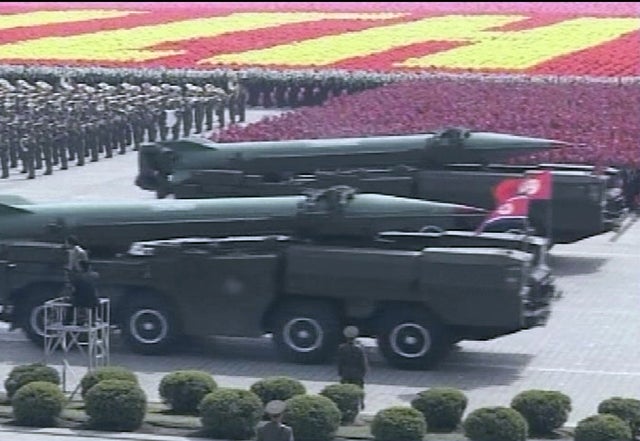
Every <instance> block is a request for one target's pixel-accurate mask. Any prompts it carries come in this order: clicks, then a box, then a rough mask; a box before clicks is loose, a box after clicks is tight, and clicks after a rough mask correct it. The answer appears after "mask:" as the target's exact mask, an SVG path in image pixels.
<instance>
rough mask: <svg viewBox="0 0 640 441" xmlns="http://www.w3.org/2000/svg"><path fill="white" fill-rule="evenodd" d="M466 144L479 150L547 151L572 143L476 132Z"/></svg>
mask: <svg viewBox="0 0 640 441" xmlns="http://www.w3.org/2000/svg"><path fill="white" fill-rule="evenodd" d="M465 144H466V145H467V146H468V147H469V148H479V149H489V150H491V149H514V150H519V149H546V148H559V147H562V146H567V145H571V143H568V142H564V141H559V140H556V139H545V138H533V137H528V136H519V135H510V134H506V133H494V132H474V133H472V134H471V135H470V136H469V138H468V139H466V140H465Z"/></svg>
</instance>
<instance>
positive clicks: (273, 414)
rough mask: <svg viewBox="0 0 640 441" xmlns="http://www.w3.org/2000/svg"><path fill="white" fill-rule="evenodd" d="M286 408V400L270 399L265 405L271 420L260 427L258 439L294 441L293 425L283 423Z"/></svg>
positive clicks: (260, 440)
mask: <svg viewBox="0 0 640 441" xmlns="http://www.w3.org/2000/svg"><path fill="white" fill-rule="evenodd" d="M285 409H286V404H285V402H284V401H280V400H273V401H269V402H268V403H267V405H266V406H265V409H264V411H265V413H266V414H267V415H269V422H268V423H266V424H265V425H264V426H262V427H260V428H259V429H258V436H257V438H256V441H294V440H293V430H292V429H291V427H289V426H286V425H284V424H282V414H283V413H284V410H285Z"/></svg>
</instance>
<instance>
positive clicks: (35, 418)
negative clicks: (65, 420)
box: [11, 381, 66, 427]
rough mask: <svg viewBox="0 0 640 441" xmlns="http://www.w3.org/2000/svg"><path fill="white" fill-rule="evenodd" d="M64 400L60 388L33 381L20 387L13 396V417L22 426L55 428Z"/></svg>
mask: <svg viewBox="0 0 640 441" xmlns="http://www.w3.org/2000/svg"><path fill="white" fill-rule="evenodd" d="M65 402H66V398H65V396H64V394H63V393H62V391H61V390H60V388H59V387H58V386H57V385H55V384H53V383H49V382H46V381H34V382H31V383H29V384H26V385H24V386H22V387H21V388H20V389H18V391H17V392H16V393H15V395H14V396H13V399H12V400H11V405H12V406H13V416H14V417H15V419H16V423H17V424H20V425H24V426H37V427H50V426H55V424H56V418H57V417H58V416H60V413H61V412H62V409H63V408H64V405H65Z"/></svg>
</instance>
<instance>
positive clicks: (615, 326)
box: [0, 111, 640, 423]
mask: <svg viewBox="0 0 640 441" xmlns="http://www.w3.org/2000/svg"><path fill="white" fill-rule="evenodd" d="M263 115H264V113H260V112H256V111H253V112H250V118H251V119H250V120H255V119H257V118H259V117H261V116H263ZM135 172H136V157H135V155H134V154H132V153H128V154H126V155H124V156H119V157H117V158H114V159H110V160H101V161H100V162H98V163H93V164H89V165H87V166H85V167H72V168H71V169H70V170H68V171H65V172H59V173H55V174H54V175H53V176H44V177H39V178H38V179H36V180H33V181H26V180H24V179H23V177H22V176H18V177H13V178H12V179H10V180H9V181H2V182H0V192H1V193H6V194H17V195H21V196H24V197H27V198H29V199H32V200H34V201H44V200H68V199H85V200H88V199H101V200H104V199H151V198H153V197H154V195H153V194H152V193H150V192H145V191H143V190H140V189H138V188H137V187H135V186H134V185H133V184H132V181H133V177H134V175H135ZM612 237H613V235H612V233H609V234H606V235H602V236H599V237H596V238H592V239H587V240H584V241H582V242H580V243H578V244H573V245H561V246H557V247H555V248H554V249H553V252H552V255H551V257H550V260H551V264H552V266H553V268H554V271H555V274H556V275H557V279H558V286H559V287H560V289H561V290H562V291H563V292H564V296H563V297H562V298H561V299H560V300H558V301H557V302H556V304H555V306H554V311H553V315H552V317H551V319H550V321H549V323H548V325H547V326H546V327H544V328H538V329H533V330H529V331H525V332H520V333H517V334H514V335H510V336H506V337H502V338H499V339H495V340H493V341H489V342H463V343H461V344H460V345H459V348H458V350H457V351H455V352H453V353H452V354H451V355H450V356H449V357H448V358H447V360H446V361H445V362H444V363H442V364H441V365H440V367H439V368H438V369H436V370H434V371H427V372H406V371H399V370H394V369H391V368H389V367H387V366H386V365H385V364H384V363H383V362H382V361H381V360H380V358H379V357H378V355H377V353H376V352H375V348H373V347H372V348H371V351H372V356H373V357H374V362H373V370H372V373H371V375H370V377H369V379H368V384H367V403H366V405H367V409H366V410H367V412H375V411H377V410H380V409H382V408H385V407H388V406H390V405H395V404H407V403H408V402H409V401H410V400H411V398H412V397H413V396H414V394H415V393H417V392H419V391H421V390H424V389H426V388H429V387H433V386H452V387H457V388H460V389H462V390H463V391H464V392H465V393H466V394H467V395H468V397H469V399H470V403H469V408H470V409H475V408H477V407H480V406H488V405H508V404H509V402H510V400H511V398H512V397H513V396H514V395H515V394H517V393H518V392H520V391H522V390H526V389H531V388H541V389H558V390H561V391H563V392H565V393H567V394H568V395H569V396H570V397H571V398H572V399H573V412H572V413H571V417H570V423H575V422H577V421H578V420H579V419H581V418H584V417H586V416H588V415H590V414H593V413H595V411H596V408H597V405H598V403H599V402H600V401H601V400H603V399H605V398H609V397H611V396H614V395H621V396H630V397H638V396H640V345H638V341H640V320H638V307H639V305H640V301H639V300H640V298H639V297H640V271H638V268H639V267H640V223H637V224H635V225H633V226H632V227H631V228H630V229H629V230H628V231H626V232H625V234H624V235H622V236H621V237H620V238H618V239H617V240H616V241H614V242H612V241H611V239H612ZM0 341H1V342H2V351H1V352H0V378H4V377H5V375H6V374H7V373H8V372H9V371H10V369H11V368H12V367H13V366H15V365H17V364H23V363H28V362H33V361H37V360H39V359H41V358H42V352H41V351H40V350H39V349H38V348H35V347H33V346H32V345H31V344H29V343H28V342H27V341H26V340H25V339H24V337H23V336H22V334H21V333H19V332H8V331H7V330H6V328H4V329H0ZM59 362H60V361H59V360H57V361H55V360H54V363H59ZM71 362H72V365H73V369H72V372H70V374H69V383H70V384H73V383H74V381H77V379H78V378H79V377H80V376H81V375H82V374H83V372H84V370H83V368H82V367H81V366H82V360H80V359H78V358H77V357H76V358H74V359H72V360H71ZM112 364H121V365H125V366H128V367H130V368H132V369H134V370H136V371H137V372H138V374H139V376H140V378H141V381H142V384H143V386H144V388H145V390H146V391H147V394H148V396H149V398H150V399H152V400H157V399H158V394H157V385H158V383H159V381H160V379H161V377H162V376H163V375H164V374H166V373H167V372H170V371H172V370H176V369H187V368H189V369H203V370H207V371H209V372H211V373H212V374H213V375H214V376H215V378H216V379H217V381H218V383H219V384H221V385H223V386H229V387H245V388H246V387H248V386H249V385H250V384H252V383H253V382H254V381H256V380H258V379H260V378H262V377H265V376H270V375H289V376H293V377H296V378H299V379H300V380H302V381H303V382H304V383H305V384H306V386H307V388H308V389H309V390H310V391H311V392H317V391H319V390H320V389H321V388H322V387H324V386H325V385H326V384H328V383H330V382H334V381H335V380H336V376H335V369H334V367H333V366H330V365H322V366H305V367H303V368H302V367H300V366H297V365H293V364H286V363H281V362H279V361H278V360H277V359H276V358H275V355H274V353H273V352H272V350H271V345H270V342H269V340H268V339H262V340H243V339H237V340H233V339H211V340H207V341H204V342H197V343H194V344H193V345H191V346H189V347H186V348H184V350H183V351H182V353H180V354H176V355H173V356H155V357H144V356H138V355H133V354H131V353H129V352H128V351H126V349H124V348H122V347H121V346H120V345H119V344H118V342H117V339H116V342H115V343H114V348H113V351H112Z"/></svg>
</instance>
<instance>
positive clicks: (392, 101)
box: [217, 78, 640, 167]
mask: <svg viewBox="0 0 640 441" xmlns="http://www.w3.org/2000/svg"><path fill="white" fill-rule="evenodd" d="M639 115H640V87H638V84H635V83H634V84H624V83H623V84H618V83H594V82H574V83H567V82H557V81H553V82H546V83H541V82H532V81H524V82H518V81H507V82H496V81H478V80H471V79H466V80H460V79H455V80H454V79H442V78H439V79H424V80H415V81H408V82H401V83H394V84H390V85H387V86H383V87H380V88H377V89H373V90H369V91H365V92H362V93H359V94H355V95H348V96H347V95H343V96H339V97H333V98H331V99H329V101H328V102H327V103H326V104H325V105H323V106H318V107H305V108H302V109H298V110H297V111H296V112H288V113H285V114H282V115H280V116H277V117H273V118H270V119H268V120H264V121H261V122H258V123H255V124H252V125H249V126H247V127H240V126H231V127H229V128H228V129H226V130H224V131H222V132H221V133H220V134H219V135H218V137H217V140H218V141H221V142H236V141H258V140H278V139H300V138H303V139H304V138H334V137H350V136H372V135H384V134H409V133H424V132H428V131H433V130H437V129H440V128H442V127H447V126H462V127H466V128H469V129H472V130H480V131H495V132H504V133H513V134H518V135H526V136H535V137H543V138H551V139H558V140H562V141H567V142H570V143H572V145H571V146H569V147H565V148H563V149H560V150H558V151H554V152H552V153H545V154H540V155H539V156H536V157H530V158H524V160H525V161H527V162H529V161H552V162H573V163H588V164H600V165H617V166H632V167H638V166H640V124H639V122H640V121H639V119H638V118H639ZM521 160H523V159H522V158H521Z"/></svg>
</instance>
